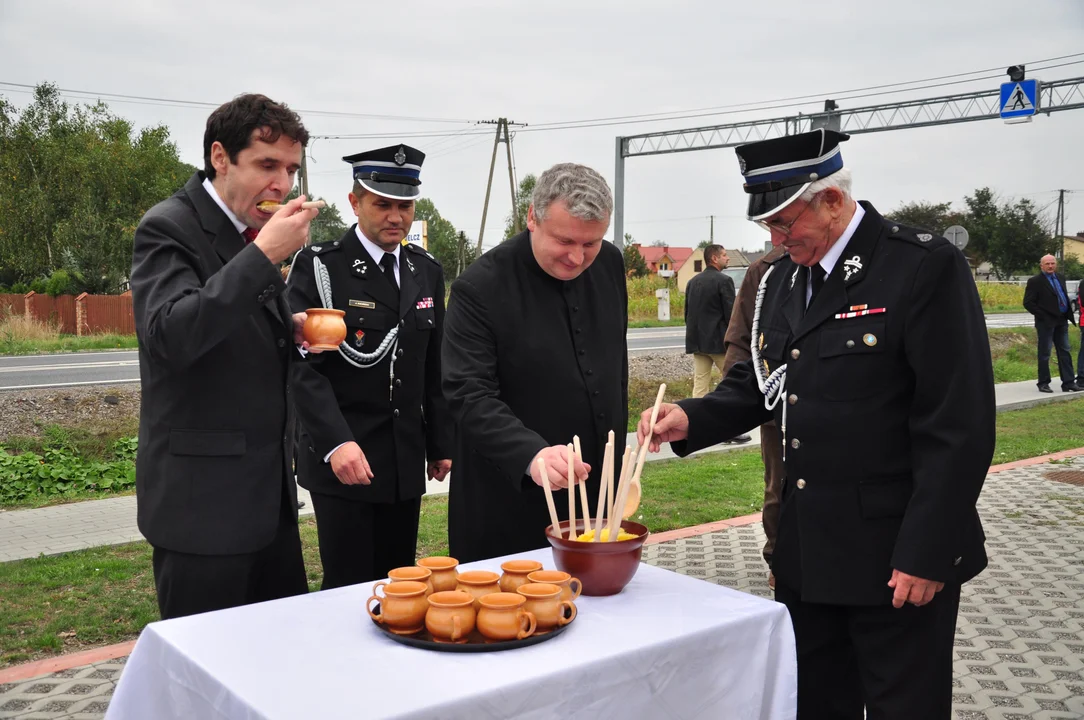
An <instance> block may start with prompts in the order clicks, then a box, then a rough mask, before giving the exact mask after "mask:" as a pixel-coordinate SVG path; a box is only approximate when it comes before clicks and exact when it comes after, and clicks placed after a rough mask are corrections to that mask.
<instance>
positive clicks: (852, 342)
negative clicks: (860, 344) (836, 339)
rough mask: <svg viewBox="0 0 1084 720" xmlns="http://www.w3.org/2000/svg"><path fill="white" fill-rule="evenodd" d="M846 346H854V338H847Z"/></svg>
mask: <svg viewBox="0 0 1084 720" xmlns="http://www.w3.org/2000/svg"><path fill="white" fill-rule="evenodd" d="M847 347H849V348H853V347H854V340H848V341H847Z"/></svg>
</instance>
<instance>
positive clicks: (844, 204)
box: [638, 129, 995, 720]
mask: <svg viewBox="0 0 1084 720" xmlns="http://www.w3.org/2000/svg"><path fill="white" fill-rule="evenodd" d="M847 137H848V136H847V135H843V134H841V133H836V132H833V131H831V130H827V129H821V130H816V131H813V132H810V133H801V134H797V135H791V136H787V137H784V138H778V139H774V140H766V141H763V142H758V143H753V144H751V145H745V146H742V147H739V148H738V157H739V158H740V160H741V168H742V174H743V175H744V176H745V191H746V192H747V193H748V194H749V210H748V216H749V218H750V219H751V220H754V221H758V222H760V223H762V225H763V226H764V227H766V228H767V229H768V230H769V232H770V233H771V238H772V243H773V244H775V245H776V246H778V245H783V246H784V247H785V248H786V249H787V251H788V253H789V254H788V255H786V256H784V257H783V258H781V259H779V260H777V261H775V263H773V264H772V266H771V267H770V268H769V269H768V271H767V272H766V273H765V274H764V277H763V279H762V280H761V283H760V287H759V288H758V296H759V298H758V302H757V304H756V307H755V310H754V316H753V333H752V346H751V348H750V350H751V355H752V358H751V359H750V360H748V361H745V362H741V363H738V364H736V365H735V366H734V367H733V368H731V370H730V372H729V373H728V374H727V376H726V378H725V379H724V380H723V382H722V383H721V384H720V385H719V387H718V388H716V390H715V391H714V392H712V393H710V394H708V395H706V396H705V397H703V398H700V399H690V400H683V401H681V402H680V403H678V404H677V405H669V404H668V405H664V406H663V407H662V409H660V412H659V415H660V419H659V421H658V424H657V425H656V427H655V433H656V434H655V435H654V436H653V437H652V438H651V439H650V442H651V445H652V446H653V448H654V449H657V448H658V446H659V443H660V442H671V443H673V448H674V450H675V452H677V453H678V454H679V455H683V456H684V455H687V454H688V453H690V452H693V451H695V450H698V449H699V448H702V447H705V446H708V445H711V444H712V443H715V442H718V441H719V439H720V438H725V437H728V436H730V435H732V434H734V433H735V432H740V431H742V430H747V429H749V428H750V427H752V426H754V425H758V424H761V423H763V422H765V421H766V420H768V419H770V418H772V417H773V416H774V418H775V419H776V421H777V423H778V425H779V427H780V430H781V431H782V435H783V452H784V457H783V460H784V463H785V466H786V477H785V480H784V483H783V495H782V507H781V512H780V519H779V534H778V537H777V539H776V545H775V550H774V554H773V556H772V570H773V572H774V573H775V578H776V599H777V600H778V601H780V602H782V603H784V604H785V605H786V606H787V609H788V611H789V612H790V616H791V620H792V621H793V624H794V634H795V640H796V646H797V654H798V717H799V718H803V719H804V718H828V717H830V718H848V719H852V718H853V719H854V720H860V719H861V718H863V717H864V716H868V717H871V718H872V717H877V718H900V719H903V718H906V719H907V720H912V719H913V718H947V717H949V715H950V713H951V709H952V649H953V636H954V633H955V628H956V615H957V611H958V609H959V600H960V586H961V584H962V583H964V582H966V581H968V580H970V579H971V578H972V577H974V576H975V575H976V574H978V573H979V572H980V571H981V570H982V569H983V568H984V567H985V566H986V552H985V548H984V535H983V532H982V525H981V523H980V521H979V515H978V512H977V510H976V502H977V500H978V496H979V492H980V491H981V489H982V485H983V482H984V480H985V476H986V471H987V469H988V468H989V464H990V459H991V457H992V456H993V451H994V415H995V407H994V384H993V367H992V363H991V360H990V348H989V341H988V340H987V335H986V326H985V321H984V318H983V313H982V306H981V303H980V302H979V297H978V291H977V289H976V288H975V283H974V280H973V279H972V277H971V271H970V268H969V267H968V264H967V261H966V259H965V258H964V256H963V254H962V253H960V251H959V250H957V249H956V248H955V247H953V245H952V244H951V243H949V242H948V241H947V240H945V239H944V238H940V237H936V236H935V235H933V234H931V233H928V232H924V231H921V230H916V229H911V228H906V227H903V226H900V225H897V224H894V223H893V222H892V221H890V220H887V219H885V218H884V217H882V216H881V215H880V214H879V213H878V212H877V211H876V210H875V209H874V207H873V206H872V205H870V204H869V203H867V202H861V203H856V202H855V201H854V200H853V199H852V198H851V195H850V185H851V182H850V172H849V170H847V169H846V168H844V167H843V159H842V156H841V154H840V149H839V143H840V142H841V141H843V140H846V139H847ZM649 421H650V410H649V411H647V412H645V413H644V414H643V415H642V417H641V421H640V425H639V430H638V434H639V436H640V437H641V438H643V437H644V435H645V434H646V433H647V430H648V428H647V425H648V423H649ZM863 707H864V708H865V711H866V712H867V713H868V715H864V713H863Z"/></svg>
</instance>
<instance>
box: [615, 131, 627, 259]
mask: <svg viewBox="0 0 1084 720" xmlns="http://www.w3.org/2000/svg"><path fill="white" fill-rule="evenodd" d="M623 142H624V138H622V137H619V138H617V143H616V152H615V154H614V155H615V160H614V245H615V246H616V247H617V249H618V250H623V249H624V248H625V155H624V153H622V144H623Z"/></svg>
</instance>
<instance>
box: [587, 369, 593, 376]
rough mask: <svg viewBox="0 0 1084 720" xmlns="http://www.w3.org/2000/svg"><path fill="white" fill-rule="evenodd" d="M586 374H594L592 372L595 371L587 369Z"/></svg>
mask: <svg viewBox="0 0 1084 720" xmlns="http://www.w3.org/2000/svg"><path fill="white" fill-rule="evenodd" d="M587 374H588V375H594V374H595V371H594V370H588V371H587Z"/></svg>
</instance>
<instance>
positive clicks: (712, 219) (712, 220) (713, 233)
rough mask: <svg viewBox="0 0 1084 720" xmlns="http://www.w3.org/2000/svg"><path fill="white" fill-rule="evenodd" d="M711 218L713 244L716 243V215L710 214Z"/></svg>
mask: <svg viewBox="0 0 1084 720" xmlns="http://www.w3.org/2000/svg"><path fill="white" fill-rule="evenodd" d="M709 217H710V218H711V244H712V245H714V244H715V216H714V215H710V216H709Z"/></svg>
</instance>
